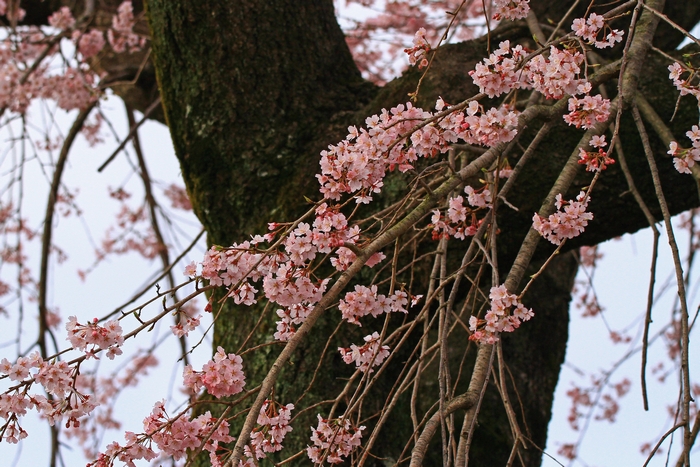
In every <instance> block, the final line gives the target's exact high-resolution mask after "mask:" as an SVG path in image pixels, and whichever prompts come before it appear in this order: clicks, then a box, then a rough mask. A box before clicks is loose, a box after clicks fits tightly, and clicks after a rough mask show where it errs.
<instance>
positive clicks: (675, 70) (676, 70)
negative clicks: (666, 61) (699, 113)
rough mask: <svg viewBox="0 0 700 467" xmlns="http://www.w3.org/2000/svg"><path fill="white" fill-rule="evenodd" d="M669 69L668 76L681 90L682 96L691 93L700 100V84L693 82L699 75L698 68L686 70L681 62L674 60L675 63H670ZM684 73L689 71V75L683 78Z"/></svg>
mask: <svg viewBox="0 0 700 467" xmlns="http://www.w3.org/2000/svg"><path fill="white" fill-rule="evenodd" d="M668 71H669V75H668V77H669V78H670V79H671V80H673V85H674V86H676V89H678V90H679V91H680V92H681V96H685V95H686V94H690V95H693V96H695V97H696V98H697V100H698V102H700V86H698V85H693V84H692V83H691V80H692V79H693V78H694V77H696V76H697V72H696V70H686V69H685V68H683V65H681V64H680V63H678V62H673V65H669V67H668ZM683 73H689V76H688V77H687V78H686V79H682V78H681V77H682V76H683Z"/></svg>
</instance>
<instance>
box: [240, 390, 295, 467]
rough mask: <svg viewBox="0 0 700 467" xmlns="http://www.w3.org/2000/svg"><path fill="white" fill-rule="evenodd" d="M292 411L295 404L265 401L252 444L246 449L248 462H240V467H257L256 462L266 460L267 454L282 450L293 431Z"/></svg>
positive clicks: (247, 445) (252, 437)
mask: <svg viewBox="0 0 700 467" xmlns="http://www.w3.org/2000/svg"><path fill="white" fill-rule="evenodd" d="M292 410H294V404H287V405H278V404H276V403H275V401H270V400H269V399H267V400H265V403H263V405H262V407H260V413H259V415H258V425H259V426H258V427H256V428H254V429H253V431H252V432H251V433H250V443H249V444H246V446H245V448H244V454H245V456H246V457H247V460H246V461H245V462H244V461H239V463H238V466H239V467H256V466H257V465H258V463H257V462H256V461H257V460H260V459H265V458H266V457H267V453H269V452H277V451H279V450H281V449H282V447H283V446H282V441H284V437H285V436H287V433H289V432H290V431H292V427H291V426H289V421H290V419H291V418H292ZM254 458H255V460H254Z"/></svg>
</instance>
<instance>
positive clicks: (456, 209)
mask: <svg viewBox="0 0 700 467" xmlns="http://www.w3.org/2000/svg"><path fill="white" fill-rule="evenodd" d="M464 192H465V193H466V194H467V202H468V203H469V204H470V205H471V206H472V207H473V208H475V209H472V208H468V207H466V206H465V205H464V198H463V197H462V196H455V197H453V198H450V199H449V200H448V201H447V203H448V208H447V215H446V216H442V214H441V213H440V210H439V209H435V210H434V211H433V217H432V218H431V225H432V226H433V240H438V239H440V238H447V237H450V236H452V237H455V238H458V239H460V240H464V239H465V238H466V237H467V236H472V235H474V234H476V230H477V228H478V226H479V224H480V221H479V220H477V218H476V214H475V211H476V210H477V209H479V208H490V207H491V192H490V191H489V189H488V188H486V187H483V188H480V189H479V190H475V189H474V188H472V187H471V186H469V185H467V186H466V187H464ZM467 216H470V222H467Z"/></svg>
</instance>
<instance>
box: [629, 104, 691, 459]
mask: <svg viewBox="0 0 700 467" xmlns="http://www.w3.org/2000/svg"><path fill="white" fill-rule="evenodd" d="M632 115H633V117H634V122H635V124H636V125H637V130H638V131H639V136H640V137H641V139H642V145H643V146H644V155H645V156H646V158H647V162H648V164H649V170H650V172H651V177H652V180H653V182H654V191H655V192H656V197H657V198H658V200H659V205H660V206H661V212H662V214H663V217H664V225H665V227H666V235H667V236H668V243H669V246H670V247H671V253H672V255H673V264H674V270H675V274H676V285H677V287H678V299H679V301H680V305H681V337H680V345H681V377H682V386H683V398H682V407H681V419H682V421H683V425H684V428H683V455H684V456H685V462H686V464H687V465H690V448H691V447H692V444H691V436H690V434H691V433H690V432H691V430H690V401H691V398H692V396H691V394H690V366H689V352H688V346H689V344H690V336H689V330H688V302H687V299H686V294H685V281H684V278H683V264H682V262H681V258H680V254H679V252H678V245H677V243H676V238H675V235H674V233H673V225H672V224H671V214H670V212H669V210H668V204H667V203H666V197H665V195H664V192H663V189H662V187H661V179H660V177H659V170H658V168H657V166H656V161H655V160H654V153H653V152H652V150H651V145H650V144H649V137H648V136H647V133H646V129H645V128H644V122H642V116H641V115H640V114H639V110H638V109H637V107H636V106H635V107H632Z"/></svg>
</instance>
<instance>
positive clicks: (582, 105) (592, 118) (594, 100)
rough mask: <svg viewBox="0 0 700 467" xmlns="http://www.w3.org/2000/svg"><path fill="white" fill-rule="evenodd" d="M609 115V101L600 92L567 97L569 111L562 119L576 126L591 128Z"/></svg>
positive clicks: (605, 119)
mask: <svg viewBox="0 0 700 467" xmlns="http://www.w3.org/2000/svg"><path fill="white" fill-rule="evenodd" d="M608 117H610V101H609V100H608V99H603V97H602V96H601V95H600V94H597V95H595V96H583V97H582V98H578V97H572V98H570V99H569V113H568V114H566V115H564V121H565V122H566V123H568V124H569V125H573V126H575V127H576V128H585V129H589V128H593V126H594V125H595V124H596V122H605V121H607V120H608Z"/></svg>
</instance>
